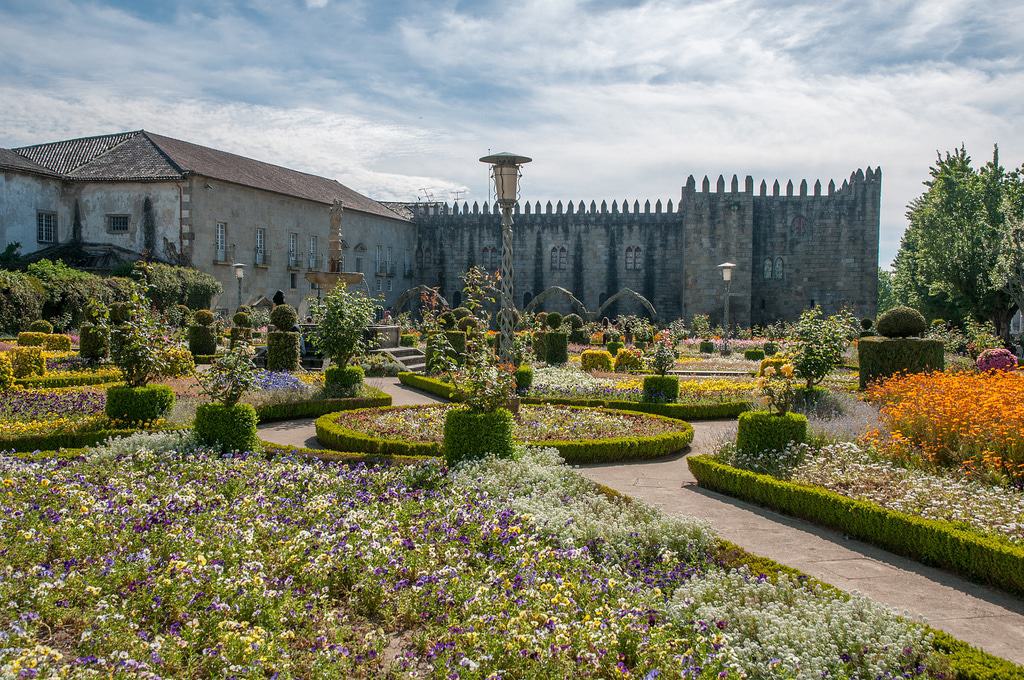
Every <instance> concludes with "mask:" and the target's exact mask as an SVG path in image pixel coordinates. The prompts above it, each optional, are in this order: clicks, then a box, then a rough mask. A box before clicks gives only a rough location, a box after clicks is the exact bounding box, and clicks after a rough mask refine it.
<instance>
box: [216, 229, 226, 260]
mask: <svg viewBox="0 0 1024 680" xmlns="http://www.w3.org/2000/svg"><path fill="white" fill-rule="evenodd" d="M216 248H217V252H216V253H214V256H213V257H214V259H215V260H216V261H217V262H227V261H228V225H227V224H226V223H224V222H218V223H217V242H216Z"/></svg>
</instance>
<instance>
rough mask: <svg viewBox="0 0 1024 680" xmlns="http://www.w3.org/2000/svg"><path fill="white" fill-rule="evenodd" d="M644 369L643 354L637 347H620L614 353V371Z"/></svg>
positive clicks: (623, 371)
mask: <svg viewBox="0 0 1024 680" xmlns="http://www.w3.org/2000/svg"><path fill="white" fill-rule="evenodd" d="M642 370H644V355H643V354H642V353H641V352H640V350H638V349H632V348H630V347H623V348H621V349H620V350H619V351H618V353H617V354H616V355H615V372H616V373H634V372H637V371H642Z"/></svg>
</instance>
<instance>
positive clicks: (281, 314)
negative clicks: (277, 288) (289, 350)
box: [270, 305, 299, 332]
mask: <svg viewBox="0 0 1024 680" xmlns="http://www.w3.org/2000/svg"><path fill="white" fill-rule="evenodd" d="M298 322H299V314H298V312H296V311H295V308H294V307H292V306H291V305H278V306H276V307H274V309H273V311H271V312H270V323H272V324H274V326H275V327H276V328H277V330H279V331H282V332H287V331H290V330H291V329H292V328H294V327H295V325H296V324H297V323H298Z"/></svg>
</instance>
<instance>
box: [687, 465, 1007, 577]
mask: <svg viewBox="0 0 1024 680" xmlns="http://www.w3.org/2000/svg"><path fill="white" fill-rule="evenodd" d="M726 460H728V459H726ZM686 462H687V465H688V466H689V468H690V471H691V472H692V473H693V475H694V476H695V477H696V478H697V481H698V482H699V483H700V484H701V486H704V487H706V488H709V489H713V490H715V491H720V492H722V493H725V494H728V495H730V496H735V497H737V498H741V499H744V500H748V501H752V502H754V503H758V504H760V505H763V506H766V507H769V508H772V509H775V510H778V511H780V512H783V513H786V514H789V515H793V516H795V517H800V518H803V519H806V520H810V521H812V522H816V523H818V524H822V525H825V526H828V527H832V528H833V529H837V530H839V531H842V532H844V533H846V534H849V535H850V536H853V537H855V538H859V539H861V540H864V541H867V542H869V543H873V544H875V545H878V546H881V547H883V548H886V549H887V550H891V551H893V552H895V553H898V554H901V555H907V556H909V557H913V558H914V559H917V560H920V561H922V562H924V563H926V564H934V565H937V566H941V567H945V568H947V569H951V570H953V571H956V572H958V573H960V574H962V575H964V576H966V577H968V578H971V579H974V580H977V581H981V582H983V583H991V584H993V585H996V586H999V587H1001V588H1004V589H1006V590H1009V591H1011V592H1014V593H1018V594H1024V547H1021V546H1019V545H1015V544H1013V543H1011V542H1010V541H1009V540H1008V539H1007V538H1006V537H999V538H995V537H992V536H987V535H983V534H981V533H979V532H978V531H976V530H966V529H964V527H963V525H962V524H954V523H952V522H949V521H943V520H936V519H927V518H924V517H921V516H919V515H917V514H909V513H907V512H900V511H897V510H893V509H889V508H886V507H883V506H882V505H880V504H878V503H877V502H870V501H867V500H860V499H857V498H851V497H849V496H846V495H843V494H841V493H837V492H836V491H832V490H829V489H827V488H824V487H820V486H815V485H809V484H804V483H797V482H792V481H787V480H783V479H777V478H776V477H773V476H771V475H767V474H760V473H757V472H751V471H749V470H743V469H740V468H737V467H734V466H732V465H729V464H728V463H727V462H721V461H719V460H715V458H714V457H711V456H690V457H687V459H686Z"/></svg>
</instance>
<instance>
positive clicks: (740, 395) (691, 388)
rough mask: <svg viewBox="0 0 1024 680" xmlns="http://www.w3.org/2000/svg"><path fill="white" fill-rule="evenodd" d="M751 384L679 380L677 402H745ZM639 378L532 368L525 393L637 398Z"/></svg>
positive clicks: (552, 396)
mask: <svg viewBox="0 0 1024 680" xmlns="http://www.w3.org/2000/svg"><path fill="white" fill-rule="evenodd" d="M753 387H754V383H753V382H752V381H750V380H729V379H723V378H710V379H680V381H679V399H678V401H679V402H680V403H710V402H714V401H718V402H726V401H729V402H736V401H749V400H750V391H751V390H752V389H753ZM643 391H644V390H643V379H642V378H638V377H635V376H615V377H603V376H595V375H593V374H591V373H588V372H586V371H583V370H580V369H578V368H575V367H553V366H546V367H542V368H538V369H536V370H535V371H534V376H533V384H532V386H531V388H530V392H529V396H530V397H535V398H539V399H602V400H614V401H641V399H642V398H643Z"/></svg>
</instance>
